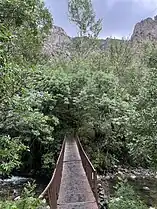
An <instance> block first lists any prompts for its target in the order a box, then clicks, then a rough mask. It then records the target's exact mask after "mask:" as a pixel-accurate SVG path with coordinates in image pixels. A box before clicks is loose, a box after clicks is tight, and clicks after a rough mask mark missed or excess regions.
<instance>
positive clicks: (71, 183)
mask: <svg viewBox="0 0 157 209" xmlns="http://www.w3.org/2000/svg"><path fill="white" fill-rule="evenodd" d="M40 198H45V199H46V200H47V202H48V204H49V206H50V208H51V209H98V194H97V173H96V170H95V169H94V167H93V165H92V164H91V162H90V160H89V159H88V157H87V155H86V153H85V152H84V150H83V148H82V145H81V143H80V141H79V139H78V138H75V139H74V138H69V137H68V138H65V140H64V142H63V145H62V149H61V152H60V155H59V158H58V161H57V164H56V168H55V170H54V173H53V176H52V179H51V181H50V182H49V184H48V185H47V187H46V188H45V190H44V191H43V193H42V194H41V195H40Z"/></svg>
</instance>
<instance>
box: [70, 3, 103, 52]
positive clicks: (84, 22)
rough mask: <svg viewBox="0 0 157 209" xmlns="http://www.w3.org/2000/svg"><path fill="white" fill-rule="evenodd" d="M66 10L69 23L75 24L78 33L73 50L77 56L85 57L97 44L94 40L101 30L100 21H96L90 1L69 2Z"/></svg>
mask: <svg viewBox="0 0 157 209" xmlns="http://www.w3.org/2000/svg"><path fill="white" fill-rule="evenodd" d="M68 10H69V19H70V21H71V22H72V23H74V24H76V26H77V28H78V31H79V32H78V35H79V38H75V40H74V44H73V48H74V50H75V51H76V50H77V52H78V53H79V56H80V55H84V56H87V55H88V54H89V53H90V51H91V50H92V51H93V49H94V48H96V46H97V44H98V43H97V42H96V38H97V37H98V35H99V33H100V31H101V29H102V25H101V22H102V20H101V19H98V20H96V15H95V13H94V9H93V6H92V1H91V0H69V1H68ZM75 56H76V54H75Z"/></svg>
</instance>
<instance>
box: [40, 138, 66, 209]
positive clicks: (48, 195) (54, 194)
mask: <svg viewBox="0 0 157 209" xmlns="http://www.w3.org/2000/svg"><path fill="white" fill-rule="evenodd" d="M65 141H66V137H65V138H64V141H63V144H62V149H61V152H60V154H59V158H58V160H57V163H56V167H55V169H54V172H53V176H52V178H51V180H50V182H49V184H48V185H47V187H46V188H45V190H44V191H43V192H42V194H41V195H40V196H39V198H40V199H43V198H45V199H46V200H47V201H48V203H49V205H50V208H51V209H57V199H58V194H59V189H60V183H61V178H62V169H63V158H64V150H65Z"/></svg>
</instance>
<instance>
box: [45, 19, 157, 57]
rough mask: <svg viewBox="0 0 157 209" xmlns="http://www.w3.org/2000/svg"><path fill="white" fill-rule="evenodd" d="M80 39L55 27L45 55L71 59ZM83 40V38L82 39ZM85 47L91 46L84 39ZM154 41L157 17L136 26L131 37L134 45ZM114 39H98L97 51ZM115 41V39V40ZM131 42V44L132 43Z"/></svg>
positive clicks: (46, 43) (156, 38)
mask: <svg viewBox="0 0 157 209" xmlns="http://www.w3.org/2000/svg"><path fill="white" fill-rule="evenodd" d="M79 39H80V38H79V37H75V38H71V37H70V36H68V35H67V34H66V32H65V31H64V30H63V29H62V28H61V27H58V26H53V28H52V29H51V31H50V34H49V36H48V37H47V39H46V40H45V43H44V47H43V53H44V54H45V55H46V56H54V57H55V56H62V57H64V58H67V57H70V56H71V54H72V53H73V52H74V51H75V50H76V41H77V40H79ZM81 39H82V38H81ZM83 39H85V46H86V45H89V44H90V39H88V38H86V37H84V38H83ZM147 40H153V41H157V16H155V17H154V18H147V19H145V20H142V21H141V22H139V23H137V24H136V25H135V28H134V31H133V34H132V36H131V40H130V41H131V42H132V43H143V41H147ZM112 41H113V39H111V38H107V39H98V40H97V48H95V49H94V51H95V50H105V49H106V48H107V47H108V46H109V44H110V43H112ZM114 41H115V39H114ZM116 41H117V42H122V41H123V42H124V40H118V39H116ZM130 41H129V42H130Z"/></svg>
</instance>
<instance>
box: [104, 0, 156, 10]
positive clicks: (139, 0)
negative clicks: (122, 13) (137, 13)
mask: <svg viewBox="0 0 157 209" xmlns="http://www.w3.org/2000/svg"><path fill="white" fill-rule="evenodd" d="M122 1H123V2H125V1H126V2H127V1H128V2H131V1H132V2H133V3H136V4H138V5H141V8H143V7H145V8H147V9H153V8H154V9H157V0H125V1H124V0H107V4H108V6H109V7H112V6H113V5H114V4H115V3H116V2H122Z"/></svg>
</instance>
